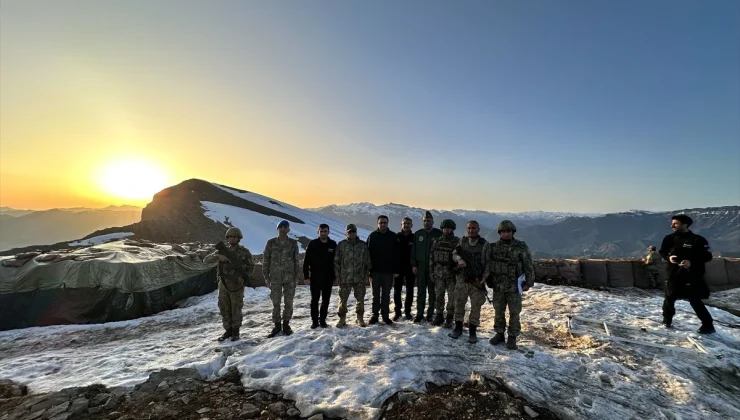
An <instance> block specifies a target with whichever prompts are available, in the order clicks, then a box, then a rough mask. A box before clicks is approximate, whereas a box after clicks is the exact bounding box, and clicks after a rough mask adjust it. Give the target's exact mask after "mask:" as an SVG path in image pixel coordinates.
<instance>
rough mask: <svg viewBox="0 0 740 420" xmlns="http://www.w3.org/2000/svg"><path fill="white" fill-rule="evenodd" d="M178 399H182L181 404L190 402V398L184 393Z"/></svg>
mask: <svg viewBox="0 0 740 420" xmlns="http://www.w3.org/2000/svg"><path fill="white" fill-rule="evenodd" d="M180 401H182V403H183V404H186V405H187V404H190V398H188V396H187V395H185V396H184V397H182V398H180Z"/></svg>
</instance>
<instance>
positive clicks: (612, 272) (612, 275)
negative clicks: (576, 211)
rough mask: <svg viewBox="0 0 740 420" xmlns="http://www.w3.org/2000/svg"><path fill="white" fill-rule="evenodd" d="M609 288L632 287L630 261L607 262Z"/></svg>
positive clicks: (633, 281) (633, 279)
mask: <svg viewBox="0 0 740 420" xmlns="http://www.w3.org/2000/svg"><path fill="white" fill-rule="evenodd" d="M606 268H607V273H608V279H609V280H608V282H609V287H633V286H634V285H635V276H634V274H633V273H632V261H627V260H624V261H607V263H606Z"/></svg>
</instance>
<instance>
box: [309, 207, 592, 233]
mask: <svg viewBox="0 0 740 420" xmlns="http://www.w3.org/2000/svg"><path fill="white" fill-rule="evenodd" d="M307 210H311V211H315V212H317V213H320V214H323V215H324V216H329V217H336V218H338V219H341V220H344V221H345V222H347V223H354V224H356V225H357V226H360V225H361V226H363V227H364V228H366V229H370V230H375V229H376V227H377V217H378V216H379V215H381V214H384V215H386V216H388V217H389V219H390V225H391V228H392V229H400V227H401V220H402V219H403V218H404V217H411V219H412V220H413V221H414V226H415V227H416V228H421V219H422V217H423V216H424V213H425V212H426V211H427V209H422V208H419V207H409V206H406V205H403V204H396V203H388V204H384V205H375V204H372V203H366V202H361V203H352V204H344V205H337V204H332V205H329V206H324V207H317V208H311V209H307ZM429 211H430V212H431V213H432V216H434V223H435V226H438V225H439V223H440V222H441V221H442V220H444V219H452V220H454V221H455V223H456V224H457V225H458V226H464V225H465V223H467V222H468V221H469V220H476V221H477V222H478V223H480V224H481V225H482V226H486V227H488V228H495V227H496V226H497V225H498V223H499V222H500V221H502V220H506V219H508V220H511V221H513V222H514V223H515V224H516V225H517V226H531V225H551V224H554V223H558V222H560V221H563V220H566V219H568V218H571V217H597V216H601V215H603V214H601V213H563V212H546V211H529V212H521V213H493V212H489V211H483V210H433V209H431V210H429Z"/></svg>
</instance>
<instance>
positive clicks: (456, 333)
mask: <svg viewBox="0 0 740 420" xmlns="http://www.w3.org/2000/svg"><path fill="white" fill-rule="evenodd" d="M462 330H463V322H462V321H455V329H454V330H452V332H451V333H449V334H447V335H448V336H449V337H451V338H454V339H455V340H457V339H458V338H459V337H460V336H461V335H462Z"/></svg>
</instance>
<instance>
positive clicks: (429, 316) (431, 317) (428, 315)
mask: <svg viewBox="0 0 740 420" xmlns="http://www.w3.org/2000/svg"><path fill="white" fill-rule="evenodd" d="M432 320H434V315H433V314H432V313H431V312H429V313H428V314H427V322H432Z"/></svg>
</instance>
